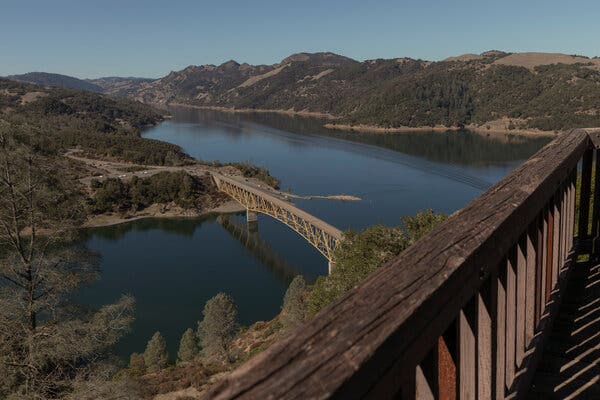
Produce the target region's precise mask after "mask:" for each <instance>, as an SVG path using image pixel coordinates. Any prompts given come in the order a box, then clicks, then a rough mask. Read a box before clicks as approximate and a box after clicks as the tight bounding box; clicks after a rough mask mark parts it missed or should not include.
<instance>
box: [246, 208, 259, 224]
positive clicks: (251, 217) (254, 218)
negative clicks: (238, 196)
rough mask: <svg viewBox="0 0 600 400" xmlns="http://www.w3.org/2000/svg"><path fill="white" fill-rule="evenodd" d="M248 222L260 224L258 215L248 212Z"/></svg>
mask: <svg viewBox="0 0 600 400" xmlns="http://www.w3.org/2000/svg"><path fill="white" fill-rule="evenodd" d="M246 222H258V214H257V213H255V212H254V211H250V210H246Z"/></svg>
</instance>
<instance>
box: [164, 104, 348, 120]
mask: <svg viewBox="0 0 600 400" xmlns="http://www.w3.org/2000/svg"><path fill="white" fill-rule="evenodd" d="M168 105H169V106H175V107H186V108H196V109H199V110H213V111H221V112H226V113H232V114H253V113H260V114H283V115H292V116H294V115H297V116H300V117H313V118H324V119H330V120H333V119H338V117H336V116H335V115H332V114H327V113H320V112H315V111H295V110H277V109H255V108H230V107H220V106H196V105H192V104H184V103H169V104H168Z"/></svg>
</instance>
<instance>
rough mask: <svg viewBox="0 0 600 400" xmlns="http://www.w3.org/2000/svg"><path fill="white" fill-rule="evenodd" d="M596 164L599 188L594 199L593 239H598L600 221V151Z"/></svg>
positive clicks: (595, 183) (595, 179) (596, 178)
mask: <svg viewBox="0 0 600 400" xmlns="http://www.w3.org/2000/svg"><path fill="white" fill-rule="evenodd" d="M594 153H595V155H596V157H595V158H596V162H595V166H594V168H595V174H594V185H595V187H596V188H597V189H596V190H594V193H593V197H594V202H593V205H592V237H593V238H595V237H598V233H599V232H598V223H599V221H600V190H598V188H600V151H599V150H596V151H595V152H594Z"/></svg>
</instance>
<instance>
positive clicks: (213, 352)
mask: <svg viewBox="0 0 600 400" xmlns="http://www.w3.org/2000/svg"><path fill="white" fill-rule="evenodd" d="M202 314H203V315H204V319H203V320H202V321H200V322H198V337H199V338H200V344H201V346H202V353H203V355H204V356H205V357H206V358H207V359H209V360H217V361H228V355H229V351H228V349H229V345H230V343H231V341H232V340H233V338H234V336H235V333H236V332H237V329H238V324H237V321H236V318H237V309H236V307H235V304H234V302H233V299H232V298H231V297H230V296H229V295H226V294H225V293H219V294H217V295H216V296H214V297H213V298H212V299H210V300H208V301H207V302H206V305H205V306H204V311H203V313H202Z"/></svg>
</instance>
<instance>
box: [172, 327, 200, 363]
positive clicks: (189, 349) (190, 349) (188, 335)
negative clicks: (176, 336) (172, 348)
mask: <svg viewBox="0 0 600 400" xmlns="http://www.w3.org/2000/svg"><path fill="white" fill-rule="evenodd" d="M196 355H198V344H197V343H196V335H195V334H194V331H193V330H192V329H191V328H188V329H187V330H186V331H185V332H184V334H183V336H182V337H181V341H180V342H179V351H178V352H177V362H190V361H192V360H193V359H194V357H196Z"/></svg>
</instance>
